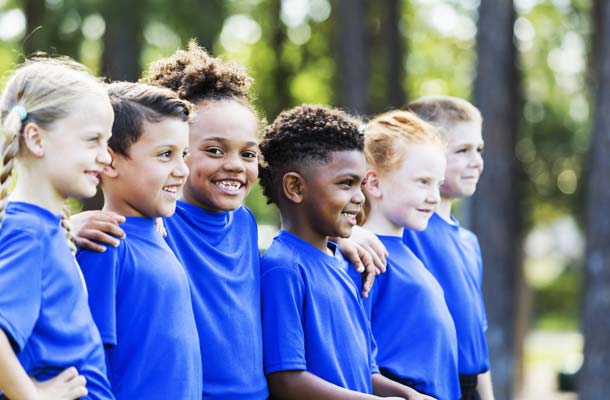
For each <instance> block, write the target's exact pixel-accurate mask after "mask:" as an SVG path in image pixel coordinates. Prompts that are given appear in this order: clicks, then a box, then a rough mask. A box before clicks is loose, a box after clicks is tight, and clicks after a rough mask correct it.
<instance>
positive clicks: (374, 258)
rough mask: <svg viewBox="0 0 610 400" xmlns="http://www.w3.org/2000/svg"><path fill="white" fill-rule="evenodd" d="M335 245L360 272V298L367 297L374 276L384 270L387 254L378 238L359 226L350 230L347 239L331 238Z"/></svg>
mask: <svg viewBox="0 0 610 400" xmlns="http://www.w3.org/2000/svg"><path fill="white" fill-rule="evenodd" d="M332 241H334V242H335V243H337V246H339V249H340V250H341V253H342V254H343V255H344V256H345V257H346V258H347V259H348V260H349V261H350V262H351V263H352V264H353V265H354V267H356V270H357V271H358V272H362V273H363V276H362V296H363V297H368V295H369V293H370V291H371V288H372V287H373V282H374V281H375V276H376V275H379V274H382V273H384V272H385V270H386V257H387V256H388V252H387V250H386V248H385V246H384V245H383V244H382V243H381V241H380V240H379V238H378V237H377V236H376V235H374V234H373V233H372V232H370V231H369V230H367V229H365V228H362V227H360V226H354V227H353V228H352V236H351V237H350V238H349V239H342V238H332Z"/></svg>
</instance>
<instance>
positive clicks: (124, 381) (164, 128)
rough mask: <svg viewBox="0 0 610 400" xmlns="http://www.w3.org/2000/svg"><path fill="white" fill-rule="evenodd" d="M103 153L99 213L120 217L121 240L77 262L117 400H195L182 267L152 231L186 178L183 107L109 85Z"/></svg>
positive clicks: (154, 92)
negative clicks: (109, 120)
mask: <svg viewBox="0 0 610 400" xmlns="http://www.w3.org/2000/svg"><path fill="white" fill-rule="evenodd" d="M108 93H109V96H110V101H111V103H112V107H113V109H114V112H115V120H114V125H113V127H112V137H111V139H110V140H109V142H108V145H109V152H110V155H111V157H112V162H111V164H110V165H108V166H107V167H105V168H104V170H103V172H102V179H101V180H102V190H103V192H104V199H105V204H104V210H105V211H113V212H116V213H119V214H121V215H124V216H126V221H125V223H124V224H123V225H122V228H123V230H124V231H125V232H126V234H127V236H126V239H125V240H123V241H121V243H120V245H119V246H118V247H116V248H108V249H107V250H106V251H105V252H103V253H97V252H92V251H81V252H79V253H78V255H77V258H78V261H79V263H80V265H81V267H82V270H83V274H84V276H85V280H86V282H87V287H88V289H89V305H90V307H91V312H92V314H93V318H94V320H95V322H96V324H97V326H98V328H99V331H100V334H101V336H102V341H103V342H104V346H105V349H106V361H107V364H108V377H109V380H110V383H111V385H112V391H113V393H114V395H115V396H116V398H117V399H200V398H201V374H202V372H201V356H200V351H199V339H198V334H197V328H196V325H195V318H194V315H193V309H192V305H191V294H190V289H189V283H188V279H187V276H186V273H185V272H184V268H183V267H182V265H181V264H180V262H179V261H178V259H177V258H176V256H175V255H174V253H173V252H172V251H171V250H170V248H169V247H168V245H167V244H166V242H165V240H164V239H163V237H162V236H161V235H160V234H159V233H158V232H157V231H156V228H155V219H156V218H158V217H169V216H170V215H172V214H173V213H174V211H175V208H176V199H177V196H178V192H179V191H180V189H181V188H182V185H183V184H184V182H185V181H186V178H187V176H188V173H189V171H188V168H187V166H186V164H185V161H184V158H185V157H186V155H187V150H188V137H189V131H188V129H189V128H188V121H189V116H190V114H191V110H192V107H191V105H190V103H188V102H185V101H183V100H180V99H179V98H178V97H177V95H176V94H175V93H174V92H172V91H171V90H168V89H161V88H157V87H153V86H148V85H144V84H138V83H127V82H121V83H113V84H111V85H109V88H108Z"/></svg>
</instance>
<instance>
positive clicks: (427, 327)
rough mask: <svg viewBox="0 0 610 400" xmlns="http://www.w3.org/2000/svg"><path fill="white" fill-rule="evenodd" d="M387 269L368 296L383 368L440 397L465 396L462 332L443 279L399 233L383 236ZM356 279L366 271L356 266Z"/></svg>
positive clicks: (449, 399)
mask: <svg viewBox="0 0 610 400" xmlns="http://www.w3.org/2000/svg"><path fill="white" fill-rule="evenodd" d="M378 237H379V239H380V240H381V242H382V243H383V244H384V246H385V247H386V249H387V250H388V253H389V256H388V258H387V262H388V265H387V270H386V272H385V273H384V274H382V275H379V276H377V278H376V279H375V284H374V285H373V288H372V290H371V293H370V294H369V297H368V298H366V299H364V300H363V302H364V306H365V309H366V310H367V313H368V315H369V317H370V319H371V326H372V329H373V336H374V337H375V341H376V342H377V348H378V353H377V364H378V365H379V368H380V369H381V371H382V373H384V374H385V373H387V372H389V373H390V374H388V376H392V377H398V378H400V381H401V382H404V383H405V384H408V386H410V387H412V388H414V389H415V390H417V391H419V392H422V393H426V394H428V395H431V396H432V397H434V398H436V399H439V400H455V399H459V398H460V381H459V377H458V369H457V363H458V361H457V357H458V355H457V338H456V334H455V326H454V324H453V319H452V318H451V314H450V313H449V309H448V308H447V304H446V303H445V295H444V293H443V289H442V288H441V287H440V285H439V283H438V282H437V281H436V279H435V278H434V277H433V276H432V274H431V273H430V272H429V271H428V270H427V269H426V267H424V265H423V264H422V262H421V261H420V260H419V259H418V258H417V257H416V256H415V255H414V254H413V252H412V251H411V250H409V248H408V247H407V246H405V244H404V243H403V242H402V238H400V237H397V236H378ZM350 275H352V277H353V278H355V279H354V280H355V281H356V282H358V281H359V280H360V274H358V273H357V272H355V270H354V271H350Z"/></svg>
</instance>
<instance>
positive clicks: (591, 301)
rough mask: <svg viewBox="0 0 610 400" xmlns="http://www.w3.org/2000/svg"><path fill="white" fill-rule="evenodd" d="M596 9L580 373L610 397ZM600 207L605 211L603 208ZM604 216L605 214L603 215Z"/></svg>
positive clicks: (608, 35) (605, 129) (606, 17)
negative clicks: (593, 98)
mask: <svg viewBox="0 0 610 400" xmlns="http://www.w3.org/2000/svg"><path fill="white" fill-rule="evenodd" d="M596 3H597V4H596V5H595V6H594V8H593V9H594V10H598V13H599V14H598V15H597V16H593V18H594V19H596V18H599V20H598V23H596V24H594V25H595V34H596V35H597V37H596V38H595V43H596V44H597V46H596V48H597V52H596V54H594V56H593V57H592V60H594V62H595V64H596V65H594V66H593V69H592V70H593V71H595V73H596V77H595V81H596V82H597V90H596V93H595V119H594V124H593V135H592V140H591V149H590V153H589V154H590V156H589V162H590V166H589V167H590V168H589V169H588V171H589V176H588V177H587V201H586V205H587V211H586V236H587V248H586V259H585V276H584V289H583V312H582V330H583V334H584V342H585V344H584V362H583V366H582V369H581V371H580V377H579V398H580V399H582V400H589V399H590V400H597V399H607V398H610V369H608V365H610V334H609V333H608V332H610V314H609V313H608V310H610V295H609V293H610V225H609V224H608V223H607V221H606V218H603V215H605V214H604V213H607V212H608V210H610V180H609V179H610V178H609V176H610V113H608V110H609V109H610V6H609V5H608V4H607V2H605V1H597V2H596ZM600 213H601V214H600ZM600 217H601V218H600Z"/></svg>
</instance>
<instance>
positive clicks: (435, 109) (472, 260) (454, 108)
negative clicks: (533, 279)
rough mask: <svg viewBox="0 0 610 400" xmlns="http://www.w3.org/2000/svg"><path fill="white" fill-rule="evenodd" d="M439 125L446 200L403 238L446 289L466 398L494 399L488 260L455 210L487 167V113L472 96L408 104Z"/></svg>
mask: <svg viewBox="0 0 610 400" xmlns="http://www.w3.org/2000/svg"><path fill="white" fill-rule="evenodd" d="M405 108H406V109H408V110H410V111H413V112H414V113H416V114H417V115H418V116H419V117H420V118H422V119H423V120H425V121H427V122H430V123H432V124H433V125H436V126H437V127H438V128H439V131H440V133H441V135H442V136H443V137H444V138H445V140H446V141H447V169H446V172H445V179H444V182H443V184H442V185H441V188H440V193H441V201H440V203H439V204H438V206H437V208H436V212H435V213H434V214H433V216H432V217H431V218H430V221H429V223H428V227H427V229H426V230H424V231H419V232H418V231H413V230H408V229H405V231H404V235H403V240H404V242H405V243H406V244H407V246H408V247H409V248H410V249H411V250H412V251H413V252H414V253H415V254H416V255H417V256H418V257H419V258H420V259H421V260H422V261H423V263H424V265H425V266H426V267H427V268H428V269H429V270H430V272H432V274H433V275H434V276H435V278H436V279H437V280H438V282H439V283H440V285H441V287H442V288H443V290H444V292H445V298H446V301H447V305H448V307H449V311H450V313H451V316H452V317H453V320H454V323H455V327H456V332H457V339H458V371H459V373H460V386H461V390H462V399H465V400H466V399H468V400H469V399H479V398H480V399H483V400H490V399H493V391H492V385H491V375H490V372H489V354H488V349H487V341H486V338H485V332H486V330H487V317H486V315H485V305H484V304H483V295H482V272H483V266H482V260H481V249H480V247H479V242H478V240H477V237H476V236H475V235H474V233H472V232H471V231H469V230H467V229H464V228H462V227H460V225H459V223H458V221H457V220H456V219H455V218H454V217H453V216H452V215H451V206H452V202H453V200H455V199H459V198H465V197H470V196H472V195H473V194H474V192H475V190H476V184H477V182H478V180H479V176H480V175H481V172H482V171H483V159H482V157H481V154H482V152H483V139H482V134H481V128H482V118H481V113H480V112H479V110H478V109H477V108H476V107H475V106H473V105H472V104H470V103H469V102H467V101H466V100H463V99H459V98H455V97H449V96H430V97H423V98H420V99H417V100H415V101H412V102H410V103H409V104H407V106H406V107H405Z"/></svg>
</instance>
